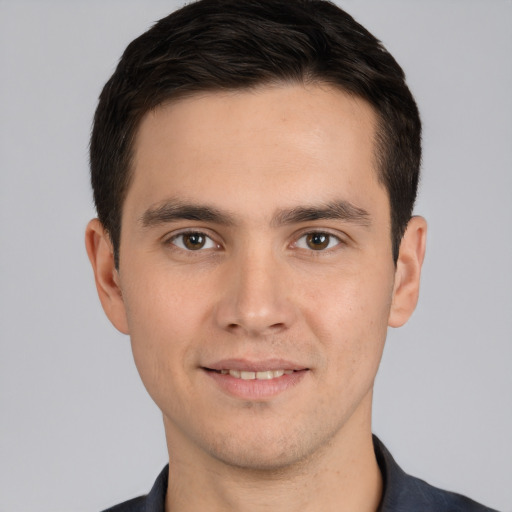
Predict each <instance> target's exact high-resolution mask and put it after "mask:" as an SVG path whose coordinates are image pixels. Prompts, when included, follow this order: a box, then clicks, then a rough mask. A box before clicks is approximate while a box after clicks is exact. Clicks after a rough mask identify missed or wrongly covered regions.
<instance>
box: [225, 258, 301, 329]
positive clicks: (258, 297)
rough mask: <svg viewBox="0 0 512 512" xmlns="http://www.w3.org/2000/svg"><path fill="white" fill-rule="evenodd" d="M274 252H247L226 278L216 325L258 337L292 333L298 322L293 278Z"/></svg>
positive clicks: (226, 273) (232, 267)
mask: <svg viewBox="0 0 512 512" xmlns="http://www.w3.org/2000/svg"><path fill="white" fill-rule="evenodd" d="M285 266H286V263H285V262H282V261H278V258H276V257H275V255H274V254H273V253H272V251H270V250H269V251H261V250H260V251H258V252H257V253H256V252H255V251H251V250H247V251H244V253H243V254H240V255H238V256H237V257H233V258H232V261H230V263H229V265H228V267H227V268H226V269H225V270H226V272H225V273H224V275H223V282H222V284H221V286H222V293H221V298H220V300H219V301H218V303H217V307H216V311H215V316H216V321H217V323H218V325H219V327H221V328H222V329H224V330H227V331H229V332H232V333H235V334H242V335H245V336H251V337H258V336H265V335H269V334H275V333H278V332H281V331H284V330H286V329H288V328H289V327H290V326H291V325H292V324H293V322H294V321H295V320H296V317H297V311H296V308H295V306H294V303H293V301H292V300H291V297H292V292H293V290H292V286H291V282H290V279H291V276H289V275H288V273H287V272H286V268H285Z"/></svg>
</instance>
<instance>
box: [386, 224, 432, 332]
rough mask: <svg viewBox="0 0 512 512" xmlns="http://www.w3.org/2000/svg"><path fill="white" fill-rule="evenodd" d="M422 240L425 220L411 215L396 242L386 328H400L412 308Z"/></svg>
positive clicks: (417, 289)
mask: <svg viewBox="0 0 512 512" xmlns="http://www.w3.org/2000/svg"><path fill="white" fill-rule="evenodd" d="M426 240H427V223H426V221H425V219H424V218H423V217H412V219H411V220H410V221H409V224H408V225H407V229H406V231H405V234H404V236H403V238H402V242H401V244H400V253H399V255H398V261H397V265H396V271H395V283H394V287H393V302H392V304H391V310H390V313H389V319H388V325H389V326H390V327H400V326H402V325H403V324H405V323H406V322H407V320H408V319H409V317H410V316H411V315H412V313H413V311H414V309H415V308H416V304H417V302H418V296H419V290H420V275H421V267H422V265H423V259H424V257H425V247H426Z"/></svg>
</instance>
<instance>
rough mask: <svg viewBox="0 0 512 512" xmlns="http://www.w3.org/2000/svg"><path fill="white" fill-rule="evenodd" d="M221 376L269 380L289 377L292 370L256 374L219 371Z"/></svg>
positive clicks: (266, 371) (238, 371)
mask: <svg viewBox="0 0 512 512" xmlns="http://www.w3.org/2000/svg"><path fill="white" fill-rule="evenodd" d="M219 373H221V374H222V375H230V376H231V377H234V378H235V379H242V380H271V379H277V378H278V377H282V376H283V375H291V374H292V373H293V370H264V371H258V372H250V371H241V370H220V371H219Z"/></svg>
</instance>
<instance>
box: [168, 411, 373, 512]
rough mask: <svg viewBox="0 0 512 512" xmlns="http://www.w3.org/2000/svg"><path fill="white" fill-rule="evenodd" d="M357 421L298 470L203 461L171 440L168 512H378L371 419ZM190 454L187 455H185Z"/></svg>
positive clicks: (296, 465) (169, 444)
mask: <svg viewBox="0 0 512 512" xmlns="http://www.w3.org/2000/svg"><path fill="white" fill-rule="evenodd" d="M364 416H366V417H364V418H357V417H353V418H351V420H350V422H349V423H350V424H346V425H345V426H344V427H343V432H340V433H339V435H338V436H337V437H336V438H335V439H333V440H332V441H331V442H330V443H329V445H327V446H325V447H323V449H322V450H321V451H320V453H317V454H315V455H314V456H311V457H309V458H308V459H307V460H303V461H300V462H299V463H297V464H295V465H294V466H293V467H286V468H278V469H272V470H254V469H246V468H240V467H233V466H232V465H228V464H225V463H224V462H222V461H219V460H216V459H210V460H204V459H203V460H201V457H200V456H199V457H198V456H197V455H199V454H197V453H191V451H190V450H180V449H179V448H178V446H183V444H182V442H181V440H179V439H176V438H175V437H174V436H175V432H173V437H174V438H173V440H174V442H171V439H170V438H169V429H168V428H167V425H166V432H167V434H168V446H169V451H170V454H171V457H170V461H171V462H170V465H169V487H168V490H167V497H166V512H195V511H197V510H204V511H205V512H206V511H212V512H213V511H223V512H231V511H233V512H235V511H236V512H262V511H266V512H268V511H269V510H279V511H280V512H291V511H293V512H295V511H297V510H301V512H313V511H318V510H322V511H323V512H331V511H332V512H334V511H336V512H349V511H354V510H358V511H360V512H375V511H376V510H377V508H378V505H379V502H380V499H381V495H382V477H381V473H380V470H379V467H378V465H377V461H376V458H375V453H374V450H373V442H372V437H371V426H370V425H371V418H370V417H369V416H370V415H369V414H367V415H364ZM185 451H186V453H185Z"/></svg>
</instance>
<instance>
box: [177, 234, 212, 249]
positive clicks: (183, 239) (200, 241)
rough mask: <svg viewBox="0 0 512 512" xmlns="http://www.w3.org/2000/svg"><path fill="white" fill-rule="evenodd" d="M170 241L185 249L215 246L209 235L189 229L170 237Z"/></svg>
mask: <svg viewBox="0 0 512 512" xmlns="http://www.w3.org/2000/svg"><path fill="white" fill-rule="evenodd" d="M171 243H172V244H173V245H175V246H176V247H179V248H180V249H184V250H186V251H199V250H201V249H214V248H215V247H216V244H215V242H214V241H213V240H212V239H211V238H210V237H209V236H207V235H205V234H204V233H201V232H199V231H190V232H188V233H181V234H179V235H176V236H175V237H173V238H172V239H171Z"/></svg>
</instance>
